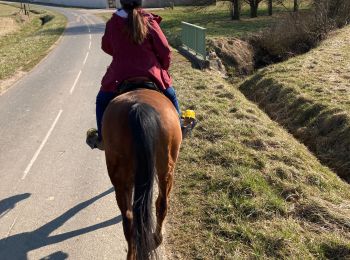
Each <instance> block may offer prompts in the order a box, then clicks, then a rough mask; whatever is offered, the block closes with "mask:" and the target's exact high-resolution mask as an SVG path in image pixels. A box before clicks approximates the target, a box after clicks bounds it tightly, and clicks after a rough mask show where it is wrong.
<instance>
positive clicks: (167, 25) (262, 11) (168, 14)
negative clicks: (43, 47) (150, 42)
mask: <svg viewBox="0 0 350 260" xmlns="http://www.w3.org/2000/svg"><path fill="white" fill-rule="evenodd" d="M306 6H307V5H302V6H301V8H306ZM288 7H289V6H288ZM274 11H275V13H276V14H275V15H274V16H268V15H267V13H268V12H267V6H266V5H265V4H261V5H260V8H259V17H257V18H254V19H251V18H249V8H248V6H246V5H245V6H243V8H242V18H241V20H240V21H232V20H231V16H230V11H229V5H228V4H227V3H220V2H219V3H218V5H211V6H208V7H188V6H183V7H182V6H178V7H175V8H174V9H169V8H165V9H164V10H156V11H152V12H153V13H155V14H157V15H160V16H161V17H162V18H163V21H162V23H161V27H162V29H163V31H164V33H165V34H166V36H167V38H168V41H169V43H170V44H171V45H172V46H173V47H178V46H179V45H180V44H181V40H180V34H181V21H185V22H188V23H193V24H196V25H199V26H203V27H205V28H207V36H208V37H209V38H216V37H243V36H246V35H248V34H251V33H255V32H258V31H260V30H263V29H265V28H268V27H270V26H271V25H272V24H273V23H274V22H276V21H278V19H279V15H281V14H283V13H285V12H286V11H287V9H285V8H283V7H281V6H275V9H274ZM98 15H99V16H101V17H103V18H104V19H105V20H108V19H109V18H110V16H111V14H110V13H102V14H98Z"/></svg>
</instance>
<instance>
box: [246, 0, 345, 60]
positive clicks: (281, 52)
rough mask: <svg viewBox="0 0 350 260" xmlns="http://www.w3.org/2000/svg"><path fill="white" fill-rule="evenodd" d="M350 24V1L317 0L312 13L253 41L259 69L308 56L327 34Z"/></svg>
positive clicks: (289, 17) (300, 14)
mask: <svg viewBox="0 0 350 260" xmlns="http://www.w3.org/2000/svg"><path fill="white" fill-rule="evenodd" d="M349 22H350V1H349V0H317V1H315V2H314V3H313V4H312V6H311V9H310V10H308V11H300V12H296V13H293V12H291V13H290V14H289V15H287V16H286V17H284V18H283V19H282V20H281V21H280V22H279V23H276V24H275V25H274V26H273V27H272V28H270V29H268V30H266V31H264V32H262V33H260V34H258V35H255V36H253V37H251V38H250V39H249V42H250V43H251V44H252V45H253V47H254V53H255V57H254V59H255V66H256V67H262V66H266V65H268V64H272V63H276V62H280V61H283V60H286V59H288V58H290V57H291V56H295V55H298V54H302V53H305V52H307V51H309V50H310V49H312V48H314V47H316V46H317V45H318V44H319V42H320V41H321V40H323V39H324V38H325V37H326V36H327V34H328V33H329V32H330V31H331V30H333V29H336V28H339V27H342V26H345V25H346V24H348V23H349Z"/></svg>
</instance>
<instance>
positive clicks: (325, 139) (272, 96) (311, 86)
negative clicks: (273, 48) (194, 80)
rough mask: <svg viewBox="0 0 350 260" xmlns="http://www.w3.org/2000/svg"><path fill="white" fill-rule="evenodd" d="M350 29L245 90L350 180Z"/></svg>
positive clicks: (267, 72)
mask: <svg viewBox="0 0 350 260" xmlns="http://www.w3.org/2000/svg"><path fill="white" fill-rule="evenodd" d="M349 35H350V27H349V26H348V27H345V28H344V29H341V30H339V31H336V32H334V33H333V35H332V36H331V37H330V38H329V39H328V40H326V41H325V42H323V43H322V44H321V46H320V47H318V48H316V49H314V50H312V51H311V52H309V53H308V54H305V55H302V56H299V57H296V58H293V59H290V60H289V61H287V62H284V63H281V64H277V65H274V66H271V67H269V68H267V69H263V70H261V71H259V72H258V73H257V74H256V75H254V76H253V77H252V78H250V79H249V80H247V81H246V82H245V83H244V84H242V85H241V87H240V88H241V90H242V91H243V92H244V93H245V95H246V96H247V97H249V98H250V99H252V100H254V101H256V102H257V103H258V104H260V106H261V107H262V108H263V109H264V110H265V111H266V112H267V113H268V114H269V115H270V116H271V117H272V118H273V119H275V120H277V121H278V122H280V123H281V124H283V125H284V126H285V127H286V128H288V129H289V130H290V131H291V132H292V133H293V134H294V135H295V136H296V137H297V138H299V139H300V140H301V141H302V142H304V143H305V144H306V145H307V146H308V147H309V148H310V149H311V150H312V151H313V152H314V153H315V154H316V155H317V156H318V157H319V158H320V159H321V161H323V162H325V163H326V164H327V165H329V166H330V167H331V168H334V169H335V170H336V171H337V173H339V175H341V176H342V177H344V178H345V179H347V180H350V77H349V75H350V62H349V61H350V45H349V41H350V36H349Z"/></svg>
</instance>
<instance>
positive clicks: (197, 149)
mask: <svg viewBox="0 0 350 260" xmlns="http://www.w3.org/2000/svg"><path fill="white" fill-rule="evenodd" d="M173 64H176V66H173V67H172V69H171V74H172V76H173V78H174V85H175V87H176V89H177V93H178V96H179V100H180V102H181V105H182V109H185V108H191V109H194V110H195V111H196V112H197V117H198V119H199V125H198V126H197V128H196V129H195V131H194V133H193V136H192V138H191V139H187V140H184V143H183V146H182V149H181V152H180V158H179V162H178V165H177V170H176V175H175V185H174V187H175V188H174V192H173V193H172V194H171V195H172V200H171V210H170V218H169V219H168V221H169V225H168V227H167V228H168V231H167V234H168V236H169V238H168V242H167V244H168V248H170V249H171V251H172V256H173V257H174V258H180V259H242V258H243V259H255V258H257V259H269V258H270V259H272V258H278V259H283V258H294V259H326V258H329V257H334V258H337V257H338V258H341V257H349V256H350V235H349V234H350V232H349V231H350V224H349V223H350V222H349V221H350V208H349V207H348V205H349V203H350V189H349V185H348V184H346V183H344V182H343V181H342V180H340V179H339V178H338V177H337V175H336V174H335V173H334V172H332V171H330V170H329V169H328V168H326V167H324V166H322V165H321V164H320V163H319V161H318V160H317V159H316V158H315V157H314V156H313V155H312V154H311V153H310V152H309V151H308V150H307V149H306V148H305V147H304V146H303V145H302V144H300V143H298V142H297V141H295V139H294V138H293V136H291V135H290V134H288V133H287V132H286V131H285V130H283V129H282V128H281V127H279V125H278V124H276V123H274V122H273V121H271V120H270V119H269V118H268V116H267V115H265V114H264V113H263V112H261V110H259V109H258V107H257V106H256V105H254V104H252V103H250V102H249V101H247V100H246V99H245V97H244V96H243V95H242V94H241V93H240V91H239V90H238V89H237V88H236V87H235V86H234V85H230V84H228V83H227V82H226V81H225V80H224V79H222V78H220V77H219V76H218V75H216V74H215V73H212V72H208V71H198V70H195V69H193V68H192V66H191V64H190V63H189V62H188V61H186V60H185V59H184V58H183V57H181V56H180V55H178V54H177V53H175V55H174V61H173Z"/></svg>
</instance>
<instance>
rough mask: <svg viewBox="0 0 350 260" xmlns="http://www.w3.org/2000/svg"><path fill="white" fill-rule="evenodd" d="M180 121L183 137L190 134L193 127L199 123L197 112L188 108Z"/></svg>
mask: <svg viewBox="0 0 350 260" xmlns="http://www.w3.org/2000/svg"><path fill="white" fill-rule="evenodd" d="M180 122H181V132H182V137H183V138H185V137H187V136H190V135H191V134H192V130H193V128H194V127H195V126H196V125H197V119H196V113H195V112H194V111H193V110H189V109H188V110H186V111H185V112H183V113H182V115H181V119H180Z"/></svg>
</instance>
